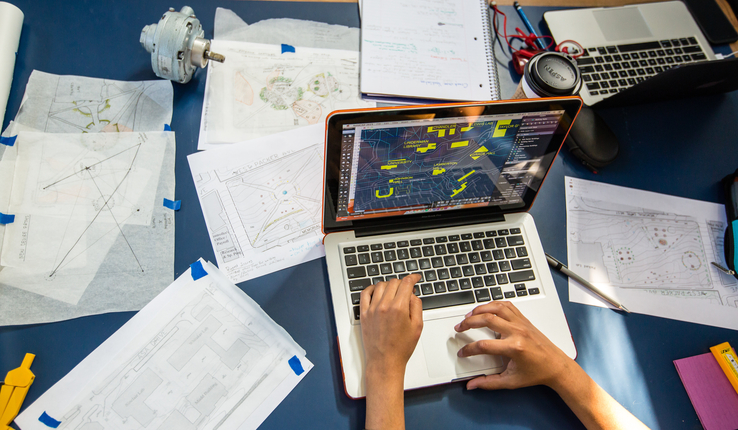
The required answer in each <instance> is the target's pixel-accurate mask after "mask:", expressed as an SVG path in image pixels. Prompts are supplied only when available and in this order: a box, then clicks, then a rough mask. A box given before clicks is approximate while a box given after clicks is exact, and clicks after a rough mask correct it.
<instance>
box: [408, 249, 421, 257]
mask: <svg viewBox="0 0 738 430" xmlns="http://www.w3.org/2000/svg"><path fill="white" fill-rule="evenodd" d="M422 256H423V253H422V252H421V251H420V248H410V257H412V258H420V257H422Z"/></svg>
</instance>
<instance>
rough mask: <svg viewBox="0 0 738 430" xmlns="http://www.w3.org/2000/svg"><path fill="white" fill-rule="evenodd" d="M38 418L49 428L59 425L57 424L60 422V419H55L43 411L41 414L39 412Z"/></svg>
mask: <svg viewBox="0 0 738 430" xmlns="http://www.w3.org/2000/svg"><path fill="white" fill-rule="evenodd" d="M38 420H39V421H41V422H42V423H44V424H46V426H48V427H51V428H57V427H59V424H61V421H57V420H55V419H53V418H51V417H50V416H49V414H47V413H46V411H44V413H43V414H41V416H40V417H38Z"/></svg>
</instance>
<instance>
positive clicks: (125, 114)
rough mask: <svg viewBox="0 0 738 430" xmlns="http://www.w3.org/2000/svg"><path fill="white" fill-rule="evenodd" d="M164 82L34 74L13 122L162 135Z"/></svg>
mask: <svg viewBox="0 0 738 430" xmlns="http://www.w3.org/2000/svg"><path fill="white" fill-rule="evenodd" d="M172 94H173V92H172V84H171V82H169V81H164V80H158V81H139V82H126V81H113V80H109V79H96V78H87V77H82V76H59V75H52V74H49V73H43V72H39V71H37V70H34V71H33V72H32V73H31V77H30V78H29V79H28V84H27V85H26V93H25V95H24V97H23V103H22V104H21V107H20V110H19V111H18V115H17V116H16V118H15V122H16V123H18V124H21V125H25V126H28V127H32V128H34V129H36V130H38V131H45V132H48V133H100V132H126V131H162V130H164V126H165V124H170V123H171V119H172Z"/></svg>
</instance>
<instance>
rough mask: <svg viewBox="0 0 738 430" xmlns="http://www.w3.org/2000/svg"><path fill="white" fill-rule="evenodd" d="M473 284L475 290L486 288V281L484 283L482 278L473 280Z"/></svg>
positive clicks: (477, 277)
mask: <svg viewBox="0 0 738 430" xmlns="http://www.w3.org/2000/svg"><path fill="white" fill-rule="evenodd" d="M471 282H472V286H473V287H474V288H482V287H483V286H484V281H482V278H481V277H479V276H476V277H474V278H471Z"/></svg>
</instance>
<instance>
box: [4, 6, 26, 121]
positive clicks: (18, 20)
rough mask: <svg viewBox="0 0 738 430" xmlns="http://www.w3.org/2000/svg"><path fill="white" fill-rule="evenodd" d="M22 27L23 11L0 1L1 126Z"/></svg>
mask: <svg viewBox="0 0 738 430" xmlns="http://www.w3.org/2000/svg"><path fill="white" fill-rule="evenodd" d="M22 27H23V12H21V10H20V9H18V8H17V7H15V6H13V5H12V4H10V3H5V2H0V127H2V122H3V120H4V119H5V107H6V105H7V104H8V97H9V96H10V84H11V83H12V82H13V69H14V68H15V56H16V54H17V52H18V43H19V42H20V35H21V28H22Z"/></svg>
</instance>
